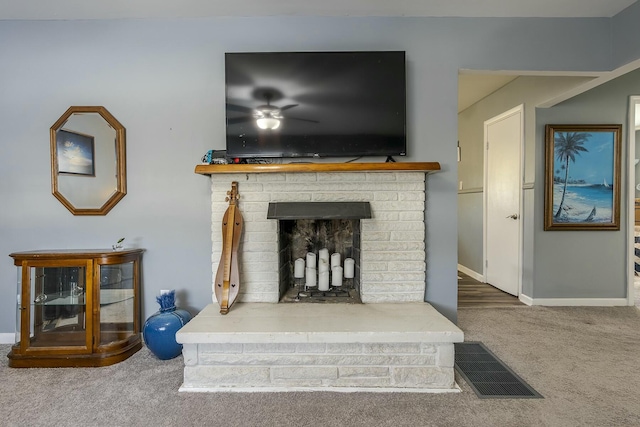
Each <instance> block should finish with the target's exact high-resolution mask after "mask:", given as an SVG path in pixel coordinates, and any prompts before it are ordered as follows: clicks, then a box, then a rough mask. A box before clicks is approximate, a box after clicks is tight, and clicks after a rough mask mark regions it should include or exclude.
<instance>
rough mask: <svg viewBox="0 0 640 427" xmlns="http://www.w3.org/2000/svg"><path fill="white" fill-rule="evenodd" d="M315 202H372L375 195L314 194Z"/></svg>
mask: <svg viewBox="0 0 640 427" xmlns="http://www.w3.org/2000/svg"><path fill="white" fill-rule="evenodd" d="M312 197H313V201H314V202H370V201H372V200H373V199H374V194H373V193H366V192H359V193H354V192H351V191H349V192H343V193H340V192H337V191H334V192H331V193H313V196H312Z"/></svg>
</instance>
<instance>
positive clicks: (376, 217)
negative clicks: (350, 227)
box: [360, 210, 402, 225]
mask: <svg viewBox="0 0 640 427" xmlns="http://www.w3.org/2000/svg"><path fill="white" fill-rule="evenodd" d="M401 215H402V213H401V212H385V211H380V212H375V211H373V210H372V212H371V216H372V217H373V218H372V219H371V220H367V219H365V220H362V221H361V222H360V224H361V225H364V224H368V223H373V222H376V221H398V220H399V219H400V216H401Z"/></svg>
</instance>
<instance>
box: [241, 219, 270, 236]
mask: <svg viewBox="0 0 640 427" xmlns="http://www.w3.org/2000/svg"><path fill="white" fill-rule="evenodd" d="M243 229H244V232H245V233H253V232H270V233H277V232H278V223H277V222H276V221H267V220H264V221H250V222H245V223H244V225H243Z"/></svg>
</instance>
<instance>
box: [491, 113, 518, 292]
mask: <svg viewBox="0 0 640 427" xmlns="http://www.w3.org/2000/svg"><path fill="white" fill-rule="evenodd" d="M518 113H519V114H520V156H519V157H520V158H519V159H518V163H519V165H518V182H519V184H518V210H519V212H518V214H519V215H520V218H519V226H518V253H517V257H518V260H517V262H518V295H517V296H518V298H519V297H520V295H522V259H523V250H524V246H523V242H522V240H523V236H524V221H523V218H522V217H523V210H524V198H523V193H522V185H523V181H524V104H520V105H518V106H517V107H514V108H512V109H510V110H507V111H505V112H504V113H502V114H499V115H497V116H494V117H492V118H490V119H488V120H485V122H484V137H483V144H484V149H483V153H484V173H483V175H484V178H483V188H484V191H483V197H482V277H483V281H484V282H485V283H487V262H488V259H487V210H488V203H487V198H488V195H489V191H488V188H489V187H488V181H489V170H488V163H489V150H488V141H487V139H488V138H487V137H488V128H489V126H490V125H492V124H494V123H497V122H499V121H501V120H504V119H506V118H507V117H510V116H513V115H515V114H518Z"/></svg>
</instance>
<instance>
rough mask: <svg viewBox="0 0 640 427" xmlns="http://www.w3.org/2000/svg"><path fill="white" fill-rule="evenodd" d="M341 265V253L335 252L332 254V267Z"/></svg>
mask: <svg viewBox="0 0 640 427" xmlns="http://www.w3.org/2000/svg"><path fill="white" fill-rule="evenodd" d="M339 266H340V254H339V253H337V252H335V253H332V254H331V269H333V267H339Z"/></svg>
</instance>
